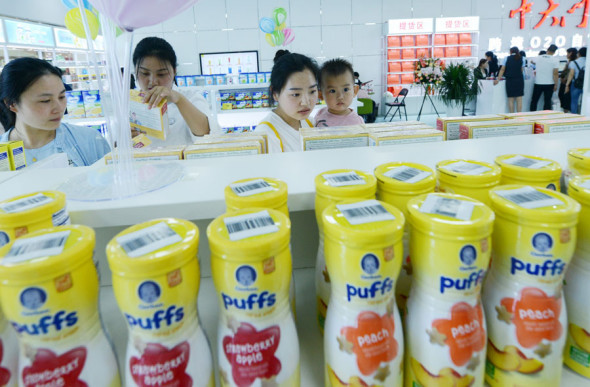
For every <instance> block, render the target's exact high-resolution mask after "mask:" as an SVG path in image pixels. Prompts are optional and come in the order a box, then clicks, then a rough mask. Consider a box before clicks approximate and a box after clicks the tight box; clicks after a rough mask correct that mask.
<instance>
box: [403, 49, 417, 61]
mask: <svg viewBox="0 0 590 387" xmlns="http://www.w3.org/2000/svg"><path fill="white" fill-rule="evenodd" d="M402 59H416V49H415V48H404V49H403V50H402Z"/></svg>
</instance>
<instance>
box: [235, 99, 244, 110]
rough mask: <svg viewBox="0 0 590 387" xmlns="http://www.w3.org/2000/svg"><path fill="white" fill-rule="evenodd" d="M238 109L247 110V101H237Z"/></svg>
mask: <svg viewBox="0 0 590 387" xmlns="http://www.w3.org/2000/svg"><path fill="white" fill-rule="evenodd" d="M235 106H236V109H245V108H246V101H244V100H242V101H236V105H235Z"/></svg>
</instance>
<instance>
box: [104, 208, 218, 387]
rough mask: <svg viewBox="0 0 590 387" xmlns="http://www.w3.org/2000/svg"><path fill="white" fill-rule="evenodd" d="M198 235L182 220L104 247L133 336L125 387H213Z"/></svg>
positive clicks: (149, 225) (152, 225)
mask: <svg viewBox="0 0 590 387" xmlns="http://www.w3.org/2000/svg"><path fill="white" fill-rule="evenodd" d="M198 245H199V230H198V228H197V226H195V225H194V224H193V223H191V222H188V221H186V220H181V219H173V218H167V219H156V220H151V221H149V222H145V223H140V224H137V225H135V226H132V227H129V228H127V229H125V230H123V231H122V232H120V233H119V234H117V235H116V236H115V237H114V238H113V239H112V240H111V241H110V242H109V244H108V245H107V258H108V261H109V266H110V268H111V271H112V272H113V291H114V293H115V298H116V299H117V304H118V305H119V309H120V310H121V312H122V313H123V316H124V317H125V320H126V322H127V328H128V330H129V341H128V343H127V355H126V358H125V385H126V386H139V387H148V386H195V387H198V386H204V387H213V386H214V384H215V381H214V378H213V361H212V358H211V352H210V349H209V343H208V341H207V337H206V336H205V334H204V332H203V329H202V328H201V326H200V324H199V318H198V315H197V295H198V293H199V280H200V272H199V262H198V260H197V249H198Z"/></svg>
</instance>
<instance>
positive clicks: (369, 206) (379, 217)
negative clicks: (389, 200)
mask: <svg viewBox="0 0 590 387" xmlns="http://www.w3.org/2000/svg"><path fill="white" fill-rule="evenodd" d="M336 207H337V208H338V209H339V210H340V212H341V213H342V215H344V217H345V218H346V220H348V223H350V224H352V225H358V224H364V223H372V222H380V221H383V220H395V216H393V215H392V214H391V213H390V212H389V211H387V210H386V209H385V207H383V206H382V205H381V203H379V202H378V201H377V200H374V199H373V200H365V201H363V202H358V203H352V204H338V205H336Z"/></svg>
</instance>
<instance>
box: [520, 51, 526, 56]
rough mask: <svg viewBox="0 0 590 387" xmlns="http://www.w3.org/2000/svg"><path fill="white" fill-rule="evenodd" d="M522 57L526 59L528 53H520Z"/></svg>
mask: <svg viewBox="0 0 590 387" xmlns="http://www.w3.org/2000/svg"><path fill="white" fill-rule="evenodd" d="M519 53H520V56H522V57H523V58H526V52H524V51H523V50H520V51H519Z"/></svg>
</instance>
